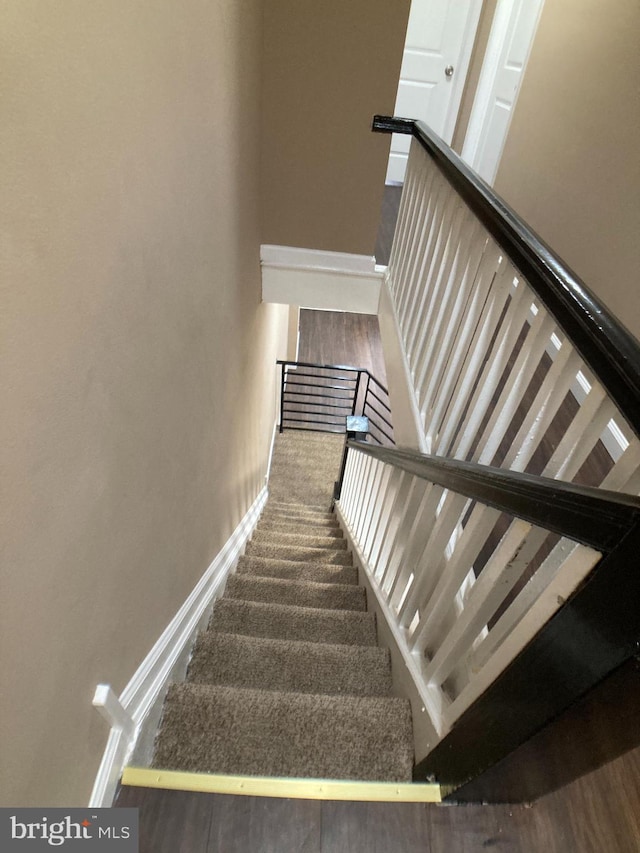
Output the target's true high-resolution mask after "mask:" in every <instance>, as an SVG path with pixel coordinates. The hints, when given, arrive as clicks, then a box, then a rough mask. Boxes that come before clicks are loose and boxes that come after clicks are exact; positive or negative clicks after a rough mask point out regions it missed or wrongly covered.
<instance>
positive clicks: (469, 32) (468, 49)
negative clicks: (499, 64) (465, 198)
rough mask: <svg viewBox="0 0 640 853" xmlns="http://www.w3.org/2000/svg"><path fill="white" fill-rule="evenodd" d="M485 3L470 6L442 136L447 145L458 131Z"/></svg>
mask: <svg viewBox="0 0 640 853" xmlns="http://www.w3.org/2000/svg"><path fill="white" fill-rule="evenodd" d="M483 2H484V0H473V2H472V3H471V5H470V6H469V14H468V16H467V22H466V24H465V30H464V37H463V41H462V49H461V51H460V62H459V65H458V67H457V68H456V69H455V72H454V79H453V91H452V93H451V100H450V101H449V111H448V113H447V119H446V121H445V125H444V131H443V136H442V138H443V139H444V141H445V142H446V143H447V145H451V140H452V139H453V133H454V131H455V129H456V122H457V121H458V113H459V111H460V101H461V100H462V93H463V91H464V86H465V83H466V82H467V76H468V74H469V63H470V62H471V54H472V52H473V45H474V42H475V40H476V32H477V30H478V21H479V20H480V12H481V11H482V6H483Z"/></svg>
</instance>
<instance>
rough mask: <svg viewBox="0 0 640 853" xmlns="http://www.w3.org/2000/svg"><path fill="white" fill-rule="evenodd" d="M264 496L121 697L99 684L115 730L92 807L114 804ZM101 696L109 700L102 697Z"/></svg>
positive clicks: (102, 706)
mask: <svg viewBox="0 0 640 853" xmlns="http://www.w3.org/2000/svg"><path fill="white" fill-rule="evenodd" d="M266 500H267V487H266V486H264V487H263V488H262V490H261V491H260V494H259V495H258V497H257V498H256V499H255V501H254V502H253V504H252V506H251V507H250V509H249V510H248V512H247V513H246V515H245V516H244V518H243V519H242V521H241V522H240V524H239V525H238V526H237V527H236V529H235V530H234V532H233V533H232V534H231V536H230V537H229V539H228V540H227V542H226V543H225V545H224V547H223V548H222V550H221V551H220V552H219V553H218V555H217V556H216V557H215V559H214V560H213V562H212V563H211V565H210V566H209V568H208V569H207V570H206V572H205V573H204V574H203V575H202V577H201V578H200V580H199V581H198V583H197V584H196V586H195V587H194V589H193V591H192V592H191V594H190V595H189V597H188V598H187V599H186V601H185V602H184V604H183V605H182V606H181V607H180V609H179V610H178V612H177V613H176V615H175V616H174V617H173V619H172V620H171V622H170V623H169V625H167V627H166V628H165V630H164V631H163V633H162V635H161V636H160V638H159V639H158V641H157V642H156V644H155V645H154V646H153V648H152V649H151V651H150V652H149V654H148V655H147V656H146V658H145V659H144V660H143V661H142V663H141V664H140V666H139V667H138V669H137V670H136V672H135V674H134V675H133V677H132V678H131V680H130V681H129V683H128V684H127V686H126V687H125V688H124V690H123V691H122V694H121V695H120V697H119V698H118V699H116V698H115V697H114V696H113V694H112V691H110V690H108V689H107V686H106V685H99V686H98V690H97V691H96V705H99V707H100V711H101V713H102V714H103V716H106V717H108V719H109V720H110V722H111V732H110V733H109V739H108V741H107V746H106V749H105V752H104V755H103V757H102V761H101V763H100V768H99V769H98V774H97V776H96V780H95V783H94V786H93V791H92V793H91V799H90V800H89V806H90V807H91V806H93V807H96V808H101V807H109V806H110V805H111V804H112V802H113V797H114V795H115V792H116V787H117V784H118V780H119V779H120V775H121V773H122V769H123V767H124V766H125V764H126V761H127V757H128V756H129V755H130V754H131V751H132V750H133V747H134V746H135V742H136V739H137V737H138V734H139V732H140V728H141V726H142V723H143V722H144V719H145V717H146V716H147V714H148V713H149V710H150V709H151V708H152V706H153V704H154V702H155V701H156V699H157V698H158V696H159V695H160V693H161V692H162V690H163V688H164V687H165V685H166V682H167V679H168V678H169V675H170V673H171V670H172V668H173V666H174V664H175V663H176V661H177V660H178V658H179V657H180V655H181V654H182V653H183V652H184V650H185V649H186V648H187V647H189V646H190V644H191V643H192V641H193V639H194V637H195V634H196V633H197V630H198V626H199V623H200V622H201V620H202V617H203V616H204V615H205V614H206V611H207V609H208V608H209V606H210V605H211V604H212V602H213V601H214V600H215V598H216V597H217V595H218V594H219V592H220V591H221V589H223V586H224V583H225V581H226V579H227V576H228V575H229V572H230V571H231V569H232V568H233V566H234V565H235V563H236V561H237V559H238V557H239V556H240V554H241V553H242V549H243V548H244V546H245V544H246V542H247V540H248V539H249V537H250V536H251V534H252V532H253V530H254V528H255V526H256V524H257V522H258V518H259V517H260V513H261V512H262V509H263V507H264V504H265V502H266ZM98 696H103V697H108V698H107V699H106V700H104V701H100V700H98V698H97V697H98Z"/></svg>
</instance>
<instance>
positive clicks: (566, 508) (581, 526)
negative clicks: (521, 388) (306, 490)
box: [338, 440, 640, 553]
mask: <svg viewBox="0 0 640 853" xmlns="http://www.w3.org/2000/svg"><path fill="white" fill-rule="evenodd" d="M347 448H348V449H349V450H356V451H359V452H360V453H364V454H367V455H368V456H373V457H374V458H375V459H379V460H380V461H381V462H385V463H387V464H389V465H393V466H394V467H396V468H399V469H400V470H402V471H407V472H408V473H410V474H413V475H415V476H416V477H420V478H422V479H424V480H429V482H432V483H436V484H438V485H440V486H443V487H444V488H446V489H450V490H451V491H454V492H457V493H458V494H462V495H466V496H467V497H469V498H471V499H473V500H477V501H479V502H480V503H482V504H485V505H486V506H491V507H494V508H495V509H498V510H500V511H501V512H506V513H509V514H510V515H513V516H516V517H517V518H521V519H524V520H525V521H529V522H531V524H535V525H536V526H538V527H543V528H544V529H545V530H550V531H552V532H553V533H558V534H560V535H561V536H567V537H568V538H569V539H573V540H575V541H576V542H580V543H581V544H583V545H588V546H589V547H591V548H595V549H596V550H598V551H601V552H603V553H608V552H610V551H611V550H613V548H615V547H616V546H617V545H618V544H619V542H620V540H621V539H622V538H623V537H624V536H625V535H626V534H627V533H628V532H629V530H630V529H631V528H632V527H633V526H634V525H635V524H637V523H638V522H639V521H640V497H635V496H633V495H625V494H621V493H620V492H611V491H607V490H606V489H598V488H594V487H592V486H579V485H576V484H575V483H566V482H564V481H562V480H553V479H551V478H549V477H539V476H536V475H534V474H523V473H520V472H517V471H508V470H505V469H503V468H493V467H490V466H489V465H479V464H478V463H476V462H462V461H459V460H457V459H448V458H447V459H443V458H441V457H438V456H428V455H427V454H423V453H420V452H419V451H417V450H412V449H411V448H404V447H374V446H373V445H370V444H363V443H362V442H359V441H352V440H349V441H347ZM338 494H339V490H338Z"/></svg>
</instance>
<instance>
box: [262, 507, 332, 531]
mask: <svg viewBox="0 0 640 853" xmlns="http://www.w3.org/2000/svg"><path fill="white" fill-rule="evenodd" d="M260 518H261V520H262V519H273V520H275V521H294V522H298V523H300V524H302V522H308V523H312V524H319V525H324V526H331V527H338V526H339V522H338V519H337V518H336V517H335V515H334V514H333V513H332V512H329V511H328V510H327V511H322V512H320V511H316V510H314V511H313V512H309V511H307V510H304V509H302V508H299V509H284V507H283V508H280V509H279V508H277V507H272V506H271V505H270V504H269V503H267V505H266V507H265V509H264V510H263V512H262V515H261V516H260Z"/></svg>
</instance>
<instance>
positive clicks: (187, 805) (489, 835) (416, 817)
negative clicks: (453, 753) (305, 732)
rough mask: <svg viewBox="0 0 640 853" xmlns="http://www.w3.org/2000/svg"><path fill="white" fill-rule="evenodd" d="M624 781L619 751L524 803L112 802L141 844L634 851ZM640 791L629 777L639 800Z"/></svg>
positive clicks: (193, 852)
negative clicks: (128, 812)
mask: <svg viewBox="0 0 640 853" xmlns="http://www.w3.org/2000/svg"><path fill="white" fill-rule="evenodd" d="M631 782H632V780H631V779H630V778H629V777H628V776H627V777H626V782H625V768H624V766H623V765H621V764H620V760H619V761H618V762H614V764H613V765H609V767H608V768H604V769H603V770H599V771H597V772H596V773H594V774H591V777H586V778H585V779H582V780H578V782H576V783H574V784H573V785H570V786H568V787H567V788H565V789H564V790H563V791H561V792H558V793H556V794H551V795H550V796H548V797H545V798H544V799H542V800H540V801H538V802H537V803H536V804H535V805H534V806H532V807H531V808H526V807H524V806H436V805H418V804H413V803H389V804H387V803H336V802H316V801H308V800H279V799H267V798H258V797H233V796H229V795H224V794H193V793H184V792H181V791H159V790H152V789H142V788H123V789H121V791H120V793H119V796H118V800H117V803H116V805H117V806H123V807H124V806H134V807H138V808H139V809H140V828H141V843H140V853H476V851H477V853H480V851H486V850H496V851H504V853H638V851H639V850H640V814H638V812H637V811H636V813H635V816H634V814H633V806H632V802H631V799H629V800H627V796H629V797H630V798H632V797H633V791H632V790H631V788H628V787H627V785H629V784H631ZM636 783H637V776H636ZM612 785H613V786H614V787H611V786H612ZM618 785H620V787H617V786H618ZM631 787H633V785H631ZM637 796H638V791H637V784H636V791H635V797H636V800H635V802H636V804H637V802H638V800H637Z"/></svg>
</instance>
